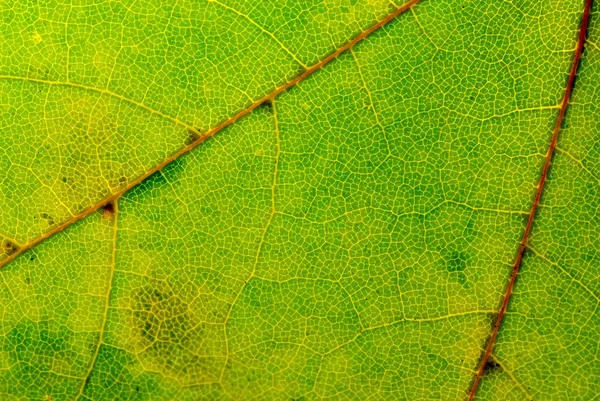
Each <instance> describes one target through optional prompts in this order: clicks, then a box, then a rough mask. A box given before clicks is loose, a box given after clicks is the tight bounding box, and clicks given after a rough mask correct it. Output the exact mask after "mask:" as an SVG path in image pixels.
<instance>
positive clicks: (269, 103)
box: [258, 99, 273, 113]
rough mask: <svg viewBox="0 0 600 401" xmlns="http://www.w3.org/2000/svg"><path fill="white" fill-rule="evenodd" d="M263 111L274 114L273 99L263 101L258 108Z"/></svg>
mask: <svg viewBox="0 0 600 401" xmlns="http://www.w3.org/2000/svg"><path fill="white" fill-rule="evenodd" d="M258 107H259V108H261V109H264V110H267V111H268V112H269V113H272V112H273V101H272V100H271V99H267V100H265V101H263V102H262V103H261V104H260V106H258Z"/></svg>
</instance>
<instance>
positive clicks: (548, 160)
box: [468, 0, 593, 401]
mask: <svg viewBox="0 0 600 401" xmlns="http://www.w3.org/2000/svg"><path fill="white" fill-rule="evenodd" d="M592 3H593V0H585V5H584V8H583V16H582V18H581V25H580V27H579V37H578V38H577V47H576V48H575V54H574V56H573V64H572V65H571V70H570V71H569V78H568V79H567V85H566V88H565V92H564V95H563V98H562V102H561V104H560V110H559V112H558V116H557V118H556V124H555V125H554V130H553V131H552V137H551V139H550V144H549V145H548V152H547V153H546V157H545V159H544V165H543V167H542V171H541V174H540V180H539V183H538V186H537V190H536V192H535V197H534V198H533V203H532V205H531V210H530V212H529V217H528V218H527V224H526V225H525V231H524V232H523V237H522V238H521V243H520V244H519V249H518V251H517V256H516V257H515V262H514V264H513V268H512V273H511V275H510V279H509V281H508V285H507V287H506V292H505V293H504V298H503V300H502V304H501V306H500V310H499V311H498V317H497V318H496V322H495V323H494V328H493V329H492V333H491V335H490V338H489V340H488V343H487V346H486V348H485V351H484V352H483V356H482V358H481V361H480V363H479V368H478V369H477V374H476V375H475V380H474V381H473V385H472V386H471V390H470V392H469V397H468V400H469V401H472V400H473V399H474V398H475V394H476V393H477V388H478V386H479V382H480V381H481V378H482V377H483V372H484V370H485V366H486V364H487V362H488V359H489V358H490V355H491V353H492V350H493V348H494V345H495V343H496V338H497V337H498V332H499V331H500V326H501V324H502V320H503V319H504V315H505V314H506V310H507V308H508V304H509V302H510V298H511V295H512V293H513V288H514V286H515V281H516V279H517V275H518V273H519V269H520V268H521V263H522V261H523V255H524V254H525V249H526V248H527V241H528V240H529V235H530V234H531V229H532V227H533V221H534V219H535V216H536V213H537V210H538V207H539V205H540V199H541V197H542V193H543V192H544V186H545V185H546V180H547V178H548V171H549V169H550V165H551V164H552V156H553V155H554V152H555V150H556V144H557V141H558V135H559V133H560V130H561V126H562V123H563V120H564V118H565V114H566V112H567V108H568V107H569V100H570V99H571V94H572V92H573V86H574V84H575V78H576V76H577V69H578V68H579V63H580V61H581V56H582V54H583V48H584V46H585V41H586V37H587V30H588V25H589V20H590V14H591V10H592Z"/></svg>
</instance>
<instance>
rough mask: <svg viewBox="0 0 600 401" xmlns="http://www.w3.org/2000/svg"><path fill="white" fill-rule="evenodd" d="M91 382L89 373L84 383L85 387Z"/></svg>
mask: <svg viewBox="0 0 600 401" xmlns="http://www.w3.org/2000/svg"><path fill="white" fill-rule="evenodd" d="M89 382H90V376H89V375H88V377H86V378H85V383H84V384H83V387H84V388H85V387H87V385H88V383H89Z"/></svg>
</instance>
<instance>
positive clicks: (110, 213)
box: [102, 202, 115, 220]
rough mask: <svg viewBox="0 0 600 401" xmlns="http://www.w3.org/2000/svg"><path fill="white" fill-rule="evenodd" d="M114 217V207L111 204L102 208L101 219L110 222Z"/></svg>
mask: <svg viewBox="0 0 600 401" xmlns="http://www.w3.org/2000/svg"><path fill="white" fill-rule="evenodd" d="M114 215H115V205H114V203H112V202H108V203H107V204H106V205H104V206H103V207H102V218H103V219H107V220H111V219H112V218H113V217H114Z"/></svg>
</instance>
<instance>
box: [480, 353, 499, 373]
mask: <svg viewBox="0 0 600 401" xmlns="http://www.w3.org/2000/svg"><path fill="white" fill-rule="evenodd" d="M501 369H502V367H501V366H500V364H499V363H498V362H496V361H495V360H494V358H492V357H491V356H490V357H489V358H488V360H487V362H486V363H485V368H483V374H484V375H489V374H492V373H494V372H496V371H499V370H501Z"/></svg>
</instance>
